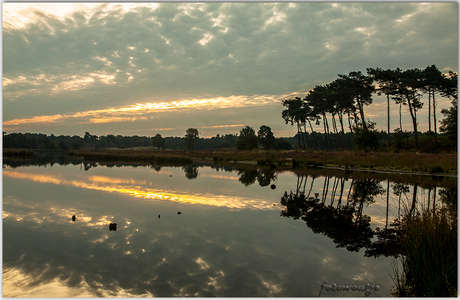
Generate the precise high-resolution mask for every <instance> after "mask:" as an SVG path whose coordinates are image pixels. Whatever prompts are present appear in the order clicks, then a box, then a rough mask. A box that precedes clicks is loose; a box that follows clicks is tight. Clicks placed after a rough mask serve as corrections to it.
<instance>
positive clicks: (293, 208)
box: [281, 175, 385, 251]
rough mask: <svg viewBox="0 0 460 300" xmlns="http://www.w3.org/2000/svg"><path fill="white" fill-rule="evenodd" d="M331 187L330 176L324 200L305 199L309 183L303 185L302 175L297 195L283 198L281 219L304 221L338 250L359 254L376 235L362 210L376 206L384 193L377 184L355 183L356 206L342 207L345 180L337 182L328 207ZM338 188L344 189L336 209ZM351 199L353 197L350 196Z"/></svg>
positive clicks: (354, 198)
mask: <svg viewBox="0 0 460 300" xmlns="http://www.w3.org/2000/svg"><path fill="white" fill-rule="evenodd" d="M313 180H314V178H313V179H312V185H313ZM329 183H330V177H329V176H327V177H326V178H325V180H324V184H323V193H322V196H321V199H320V198H319V193H315V197H308V196H305V185H306V180H305V181H304V177H303V175H299V176H298V179H297V190H296V191H295V192H293V191H290V192H289V193H288V192H285V193H284V195H283V196H282V197H281V204H282V205H283V206H285V208H284V209H283V210H282V211H281V215H282V216H284V217H290V218H293V219H299V218H301V219H302V220H304V221H305V222H306V224H307V226H308V227H310V228H311V229H312V231H313V232H314V233H318V234H319V233H321V234H324V235H325V236H327V237H329V238H331V239H332V240H333V241H334V243H335V244H336V245H337V247H345V248H347V250H349V251H359V249H361V248H363V247H368V246H369V245H370V244H371V239H372V237H373V231H372V229H371V227H370V221H371V218H370V217H369V216H367V215H363V213H362V210H363V207H364V204H365V203H366V204H369V203H373V202H374V196H376V195H379V194H381V193H383V192H384V191H385V190H384V189H383V188H382V187H381V186H380V183H379V181H377V180H373V179H364V180H356V181H353V182H352V184H351V188H352V189H353V192H352V193H351V201H352V203H353V205H350V203H349V201H347V203H346V204H344V205H342V201H341V200H342V195H343V189H344V181H343V178H341V179H338V178H334V182H333V184H332V193H331V195H330V204H329V205H328V204H327V202H328V201H327V194H328V193H327V190H328V189H329ZM339 184H340V189H341V190H340V196H339V200H338V201H337V205H336V206H335V207H334V206H333V205H334V201H335V198H336V194H337V189H338V187H339ZM299 188H300V189H301V190H299ZM310 192H311V190H310ZM310 192H309V194H310ZM349 197H350V194H349V195H348V198H349ZM356 204H358V205H356Z"/></svg>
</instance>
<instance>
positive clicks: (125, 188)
mask: <svg viewBox="0 0 460 300" xmlns="http://www.w3.org/2000/svg"><path fill="white" fill-rule="evenodd" d="M3 176H7V177H10V178H20V179H29V180H32V181H36V182H40V183H52V184H57V185H70V186H74V187H79V188H84V189H89V190H98V191H105V192H111V193H120V194H127V195H130V196H132V197H134V198H141V199H152V200H167V201H174V202H182V203H191V204H202V205H212V206H222V207H229V208H232V209H244V208H253V209H264V210H265V209H269V210H272V209H274V208H273V207H272V203H271V202H268V201H266V200H264V199H254V198H250V197H237V196H234V195H232V196H226V195H210V194H194V195H191V194H179V193H176V192H174V191H171V192H166V191H164V190H159V189H151V188H147V187H142V185H147V184H148V182H146V181H136V180H134V179H121V178H113V177H107V176H89V177H82V178H81V179H80V178H78V179H76V180H66V179H62V178H60V177H58V176H53V175H47V174H31V173H23V172H20V171H12V170H8V169H4V170H3ZM83 180H87V181H88V182H85V181H83Z"/></svg>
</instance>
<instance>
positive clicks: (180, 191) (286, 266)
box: [3, 160, 440, 297]
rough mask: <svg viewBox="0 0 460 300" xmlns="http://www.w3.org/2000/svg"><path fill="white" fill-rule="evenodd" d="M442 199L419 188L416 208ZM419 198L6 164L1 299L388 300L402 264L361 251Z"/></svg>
mask: <svg viewBox="0 0 460 300" xmlns="http://www.w3.org/2000/svg"><path fill="white" fill-rule="evenodd" d="M275 171H276V170H275ZM439 190H440V189H438V190H437V191H436V190H435V189H429V190H428V189H422V188H420V187H416V188H415V191H416V197H417V203H416V205H422V204H423V203H425V204H426V203H427V201H436V197H437V196H438V194H439ZM299 195H304V196H308V197H309V198H308V199H310V200H311V199H316V200H315V201H314V202H315V205H314V209H312V206H310V207H303V206H305V203H304V202H299V199H298V198H299ZM413 196H414V187H413V186H406V185H402V184H399V185H398V183H394V182H387V181H380V182H379V181H376V180H371V179H360V180H357V179H353V178H348V179H345V178H336V177H330V176H319V175H317V176H308V175H302V176H300V175H296V174H294V173H292V172H285V173H276V172H273V171H268V170H266V171H263V172H262V171H261V170H252V171H249V170H246V171H244V170H239V171H238V170H234V169H226V170H224V169H222V168H220V169H219V168H215V167H210V166H195V167H193V166H188V167H161V168H160V167H156V168H153V167H148V166H147V167H140V166H139V167H135V166H118V167H117V166H105V165H94V164H93V165H89V164H83V163H82V164H76V163H74V164H66V165H60V164H51V165H50V164H46V165H40V166H38V165H28V166H27V165H21V164H19V165H18V164H17V163H16V164H12V163H8V160H4V165H3V296H4V297H76V296H79V297H101V296H107V297H132V296H159V297H161V296H201V297H205V296H219V297H229V296H246V297H252V296H283V297H292V296H302V297H309V296H313V297H317V296H326V297H338V296H342V297H350V296H365V292H364V291H362V290H361V291H359V290H356V289H359V288H360V286H361V287H362V286H365V287H366V288H367V290H368V292H369V293H368V295H370V296H374V297H376V296H388V295H389V294H390V292H391V289H392V287H393V285H394V283H393V280H392V276H393V274H394V268H395V266H397V263H396V260H395V259H393V258H390V257H385V256H377V258H374V257H367V256H366V251H368V252H369V251H372V249H374V252H375V247H374V246H373V244H372V243H373V242H374V241H375V238H374V237H373V231H374V230H375V228H376V227H379V228H384V227H385V226H386V225H388V224H389V223H391V222H392V221H393V220H394V219H395V218H397V217H398V216H399V215H400V214H401V213H403V210H404V209H406V210H407V209H410V208H411V206H412V205H413V204H414V205H415V202H413V201H412V200H413ZM311 197H313V198H311ZM438 201H439V200H438ZM431 203H433V202H431ZM430 205H431V204H430ZM72 216H75V221H74V220H72ZM110 223H116V224H117V230H116V231H114V230H109V224H110ZM334 283H335V284H336V285H349V290H348V291H343V290H342V291H332V289H331V288H328V289H326V288H325V287H327V285H331V286H333V285H334ZM354 285H356V286H354ZM370 287H374V288H373V289H371V288H370ZM352 289H355V291H353V290H352Z"/></svg>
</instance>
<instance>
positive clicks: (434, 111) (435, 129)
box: [433, 91, 438, 147]
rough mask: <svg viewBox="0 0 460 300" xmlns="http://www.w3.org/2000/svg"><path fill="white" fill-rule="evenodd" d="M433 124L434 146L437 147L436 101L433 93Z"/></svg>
mask: <svg viewBox="0 0 460 300" xmlns="http://www.w3.org/2000/svg"><path fill="white" fill-rule="evenodd" d="M433 124H434V145H435V146H436V147H437V146H438V130H437V126H436V99H435V97H434V91H433Z"/></svg>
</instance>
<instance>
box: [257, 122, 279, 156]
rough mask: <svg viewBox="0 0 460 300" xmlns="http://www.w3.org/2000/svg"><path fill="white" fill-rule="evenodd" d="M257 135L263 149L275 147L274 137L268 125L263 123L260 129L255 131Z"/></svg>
mask: <svg viewBox="0 0 460 300" xmlns="http://www.w3.org/2000/svg"><path fill="white" fill-rule="evenodd" d="M257 137H258V138H259V142H260V143H261V144H262V147H263V149H264V150H268V149H271V148H275V147H276V139H275V136H274V135H273V132H272V129H271V128H270V127H268V126H265V125H262V126H260V129H259V131H258V132H257Z"/></svg>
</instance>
